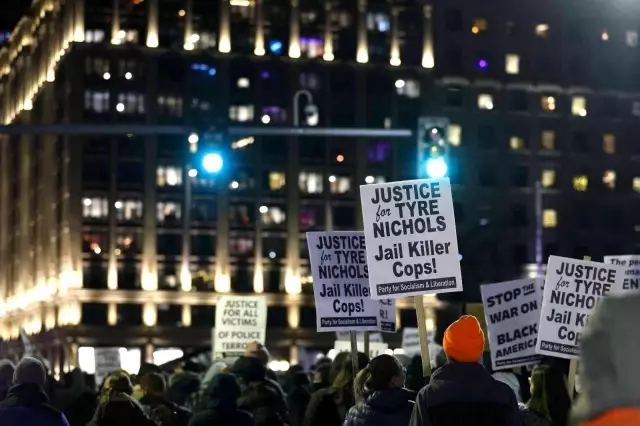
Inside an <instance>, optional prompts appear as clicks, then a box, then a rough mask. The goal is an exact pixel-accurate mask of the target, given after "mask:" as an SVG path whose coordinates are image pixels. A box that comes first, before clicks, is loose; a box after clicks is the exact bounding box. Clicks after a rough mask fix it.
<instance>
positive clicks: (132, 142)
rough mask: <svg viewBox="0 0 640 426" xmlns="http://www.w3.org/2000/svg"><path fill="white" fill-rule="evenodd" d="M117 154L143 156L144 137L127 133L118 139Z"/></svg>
mask: <svg viewBox="0 0 640 426" xmlns="http://www.w3.org/2000/svg"><path fill="white" fill-rule="evenodd" d="M117 146H118V155H120V156H127V157H129V156H131V157H144V147H145V143H144V138H141V137H140V138H139V137H136V135H129V136H125V137H122V138H119V139H118V145H117Z"/></svg>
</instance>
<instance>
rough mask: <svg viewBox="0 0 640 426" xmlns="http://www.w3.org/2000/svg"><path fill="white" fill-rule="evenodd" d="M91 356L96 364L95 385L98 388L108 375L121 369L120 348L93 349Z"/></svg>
mask: <svg viewBox="0 0 640 426" xmlns="http://www.w3.org/2000/svg"><path fill="white" fill-rule="evenodd" d="M93 355H94V358H95V363H96V369H95V377H96V384H97V385H98V386H100V385H101V384H102V382H103V381H104V379H105V378H107V376H109V374H111V373H113V372H115V371H118V370H119V369H120V368H121V366H122V363H121V360H120V348H95V349H94V351H93Z"/></svg>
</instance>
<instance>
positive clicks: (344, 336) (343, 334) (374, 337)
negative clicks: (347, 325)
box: [336, 331, 383, 342]
mask: <svg viewBox="0 0 640 426" xmlns="http://www.w3.org/2000/svg"><path fill="white" fill-rule="evenodd" d="M350 338H351V335H350V332H349V331H336V340H341V341H345V342H348V341H349V339H350ZM356 339H357V341H358V342H364V332H363V331H361V332H358V333H356ZM369 341H370V342H383V340H382V334H381V333H369Z"/></svg>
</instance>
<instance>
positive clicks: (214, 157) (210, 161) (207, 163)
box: [202, 152, 224, 173]
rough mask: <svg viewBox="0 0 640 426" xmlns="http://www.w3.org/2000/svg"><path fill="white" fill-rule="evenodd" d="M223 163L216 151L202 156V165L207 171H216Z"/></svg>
mask: <svg viewBox="0 0 640 426" xmlns="http://www.w3.org/2000/svg"><path fill="white" fill-rule="evenodd" d="M223 165H224V161H223V160H222V156H221V155H220V154H218V153H215V152H214V153H211V154H207V155H205V156H204V158H202V167H203V168H204V170H205V171H206V172H208V173H218V172H219V171H220V170H222V166H223Z"/></svg>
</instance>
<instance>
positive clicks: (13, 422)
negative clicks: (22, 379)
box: [0, 384, 69, 426]
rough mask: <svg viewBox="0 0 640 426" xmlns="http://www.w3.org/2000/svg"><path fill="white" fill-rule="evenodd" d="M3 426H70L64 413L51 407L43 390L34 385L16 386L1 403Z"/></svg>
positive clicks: (0, 413)
mask: <svg viewBox="0 0 640 426" xmlns="http://www.w3.org/2000/svg"><path fill="white" fill-rule="evenodd" d="M0 425H2V426H27V425H29V426H30V425H34V426H35V425H38V426H69V423H68V422H67V419H66V417H65V416H64V414H62V412H60V411H58V410H57V409H55V408H53V407H52V406H51V405H49V397H47V395H46V394H45V393H44V391H43V390H42V388H40V387H39V386H37V385H32V384H22V385H15V386H12V387H11V388H10V389H9V392H8V393H7V398H6V399H5V400H4V401H2V402H0Z"/></svg>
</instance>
